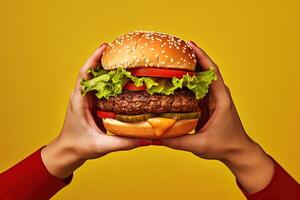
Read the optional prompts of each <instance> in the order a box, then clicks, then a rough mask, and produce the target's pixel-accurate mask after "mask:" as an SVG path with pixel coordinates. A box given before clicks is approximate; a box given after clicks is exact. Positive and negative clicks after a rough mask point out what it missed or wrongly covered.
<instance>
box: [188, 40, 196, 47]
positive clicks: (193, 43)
mask: <svg viewBox="0 0 300 200" xmlns="http://www.w3.org/2000/svg"><path fill="white" fill-rule="evenodd" d="M188 44H191V45H193V46H197V45H196V44H195V42H193V41H189V42H188Z"/></svg>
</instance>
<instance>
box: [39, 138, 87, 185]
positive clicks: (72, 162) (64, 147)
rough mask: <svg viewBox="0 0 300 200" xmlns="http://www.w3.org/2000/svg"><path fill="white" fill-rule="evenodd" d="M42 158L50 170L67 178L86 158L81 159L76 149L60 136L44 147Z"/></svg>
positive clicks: (60, 177)
mask: <svg viewBox="0 0 300 200" xmlns="http://www.w3.org/2000/svg"><path fill="white" fill-rule="evenodd" d="M41 155H42V160H43V162H44V164H45V166H46V168H47V169H48V171H49V172H50V173H51V174H52V175H53V176H55V177H57V178H59V179H62V180H63V179H66V178H67V177H69V176H70V175H71V174H72V173H73V172H74V171H75V170H76V169H77V168H78V167H80V166H81V165H82V164H83V163H84V162H85V160H84V159H80V158H79V157H78V156H77V155H76V153H75V152H74V150H73V149H72V148H71V147H70V146H69V145H68V144H66V143H65V142H64V141H62V140H61V139H60V138H57V139H55V140H53V141H52V142H51V143H50V144H48V145H47V146H46V147H45V148H43V149H42V153H41Z"/></svg>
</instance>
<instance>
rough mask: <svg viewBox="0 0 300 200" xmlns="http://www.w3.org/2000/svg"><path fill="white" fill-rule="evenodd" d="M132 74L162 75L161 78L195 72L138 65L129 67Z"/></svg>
mask: <svg viewBox="0 0 300 200" xmlns="http://www.w3.org/2000/svg"><path fill="white" fill-rule="evenodd" d="M129 71H130V72H131V74H132V75H134V76H152V77H163V78H173V77H176V78H182V77H183V76H184V75H185V74H189V75H191V76H193V75H195V74H196V73H195V72H189V71H183V70H175V69H159V68H152V67H139V68H134V69H129Z"/></svg>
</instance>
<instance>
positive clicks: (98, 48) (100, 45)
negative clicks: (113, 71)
mask: <svg viewBox="0 0 300 200" xmlns="http://www.w3.org/2000/svg"><path fill="white" fill-rule="evenodd" d="M104 45H107V43H105V42H104V43H102V44H101V45H100V46H99V47H98V49H99V48H100V47H102V46H104Z"/></svg>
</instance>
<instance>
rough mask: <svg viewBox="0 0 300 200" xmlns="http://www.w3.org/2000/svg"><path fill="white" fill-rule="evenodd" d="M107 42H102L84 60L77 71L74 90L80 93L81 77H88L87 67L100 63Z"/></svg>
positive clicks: (93, 66)
mask: <svg viewBox="0 0 300 200" xmlns="http://www.w3.org/2000/svg"><path fill="white" fill-rule="evenodd" d="M106 47H107V44H106V43H104V44H102V45H101V46H100V47H99V48H98V49H97V50H96V51H95V52H94V53H93V55H92V56H91V57H90V58H89V59H88V60H87V61H86V63H85V64H84V65H83V67H82V68H81V69H80V71H79V75H78V78H77V82H76V86H75V91H76V92H78V93H80V89H81V85H80V82H81V81H82V79H88V78H89V76H88V73H87V71H88V69H89V68H93V69H95V68H96V67H97V66H99V65H101V58H102V55H103V52H104V50H105V49H106Z"/></svg>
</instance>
